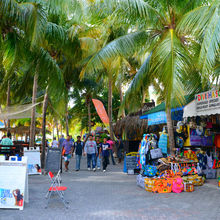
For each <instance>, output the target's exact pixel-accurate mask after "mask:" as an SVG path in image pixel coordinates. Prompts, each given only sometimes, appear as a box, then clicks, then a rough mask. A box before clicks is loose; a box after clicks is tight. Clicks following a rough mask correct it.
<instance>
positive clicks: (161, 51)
mask: <svg viewBox="0 0 220 220" xmlns="http://www.w3.org/2000/svg"><path fill="white" fill-rule="evenodd" d="M151 68H152V69H151V71H152V72H153V75H154V76H155V77H157V78H158V79H159V82H160V83H162V86H163V87H164V92H165V93H166V103H167V104H168V105H169V104H170V103H171V98H172V97H176V98H177V99H178V100H179V103H180V104H181V103H182V102H183V101H184V95H185V91H184V82H183V81H182V75H183V73H190V56H189V54H188V52H187V50H186V49H185V48H184V46H183V44H182V43H181V41H180V39H178V37H177V36H176V34H175V32H174V30H173V29H170V30H169V32H167V33H166V35H165V36H164V38H163V39H162V40H161V41H160V43H159V44H158V45H157V47H156V48H155V51H154V52H153V55H152V67H151Z"/></svg>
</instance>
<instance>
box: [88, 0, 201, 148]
mask: <svg viewBox="0 0 220 220" xmlns="http://www.w3.org/2000/svg"><path fill="white" fill-rule="evenodd" d="M203 3H204V2H202V1H187V2H184V5H183V3H182V2H181V1H178V2H177V1H165V0H162V1H160V2H157V3H155V2H153V1H149V2H146V1H143V0H122V1H120V2H118V1H116V0H112V1H106V5H108V6H109V5H112V7H115V8H116V11H117V13H118V15H119V16H121V15H123V16H124V19H127V21H128V22H130V24H131V28H130V32H131V33H128V34H127V35H125V36H122V37H119V38H118V39H116V40H113V41H112V42H110V43H109V44H108V45H106V46H105V47H104V48H103V49H102V50H101V51H99V52H98V53H97V54H95V56H94V57H93V59H92V61H91V62H90V64H89V65H90V66H91V67H92V68H94V69H98V68H100V67H101V66H103V65H104V64H105V63H106V62H110V60H113V59H115V58H116V57H118V56H120V57H123V58H126V57H128V56H129V55H131V54H134V53H135V52H137V51H143V54H145V56H147V59H146V60H145V62H144V63H143V65H142V66H141V67H140V68H139V70H138V72H137V74H136V76H135V78H134V80H133V81H132V84H131V85H130V88H129V89H128V91H127V93H126V95H125V98H124V103H131V101H133V100H134V99H132V97H136V96H137V95H138V94H140V91H141V90H143V91H145V90H146V88H147V87H148V86H149V85H150V84H151V79H152V78H156V79H158V80H159V82H160V83H161V84H162V87H163V89H164V92H165V94H166V96H165V102H166V112H167V124H168V134H169V145H170V152H172V149H173V147H174V136H173V127H172V121H171V115H170V111H171V99H172V97H176V98H177V100H178V102H179V103H180V104H184V95H185V94H186V92H185V91H184V82H183V80H184V79H186V76H190V74H191V72H193V71H194V69H196V66H195V65H194V63H193V56H192V55H195V52H193V46H192V45H195V43H194V41H195V40H194V39H192V38H189V37H188V36H187V35H184V32H183V33H182V32H180V29H177V27H178V26H179V25H180V24H181V21H182V17H183V16H184V15H186V13H188V12H190V11H191V10H193V9H195V8H196V7H198V6H201V5H202V4H203ZM204 4H205V3H204ZM134 18H135V19H136V20H135V21H134ZM183 76H184V78H183ZM191 78H192V77H191ZM194 81H195V82H196V79H195V78H194ZM134 104H135V102H134Z"/></svg>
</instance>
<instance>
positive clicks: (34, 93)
mask: <svg viewBox="0 0 220 220" xmlns="http://www.w3.org/2000/svg"><path fill="white" fill-rule="evenodd" d="M37 81H38V73H36V74H35V75H34V85H33V95H32V105H34V106H33V107H32V112H31V128H30V143H29V146H30V147H34V142H35V113H36V106H35V104H36V97H37Z"/></svg>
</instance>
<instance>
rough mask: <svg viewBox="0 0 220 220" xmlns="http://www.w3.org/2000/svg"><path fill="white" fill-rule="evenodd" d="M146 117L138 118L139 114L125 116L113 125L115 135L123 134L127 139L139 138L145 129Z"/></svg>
mask: <svg viewBox="0 0 220 220" xmlns="http://www.w3.org/2000/svg"><path fill="white" fill-rule="evenodd" d="M147 127H148V126H147V119H140V117H139V115H135V116H130V115H128V116H126V117H124V118H122V119H121V120H118V121H117V122H116V124H115V125H114V133H115V135H120V136H125V137H126V139H127V140H141V139H142V136H143V134H144V133H146V131H147Z"/></svg>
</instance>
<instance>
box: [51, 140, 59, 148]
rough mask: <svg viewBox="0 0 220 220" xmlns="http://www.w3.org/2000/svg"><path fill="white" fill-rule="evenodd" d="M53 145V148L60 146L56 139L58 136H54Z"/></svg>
mask: <svg viewBox="0 0 220 220" xmlns="http://www.w3.org/2000/svg"><path fill="white" fill-rule="evenodd" d="M51 146H52V147H53V148H58V147H59V142H58V141H57V140H56V137H54V138H53V141H52V144H51Z"/></svg>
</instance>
